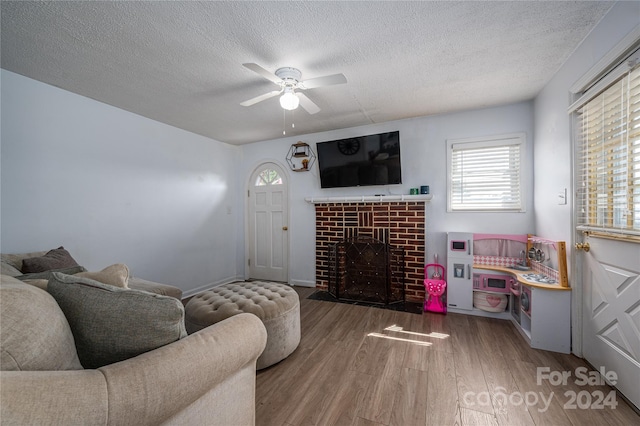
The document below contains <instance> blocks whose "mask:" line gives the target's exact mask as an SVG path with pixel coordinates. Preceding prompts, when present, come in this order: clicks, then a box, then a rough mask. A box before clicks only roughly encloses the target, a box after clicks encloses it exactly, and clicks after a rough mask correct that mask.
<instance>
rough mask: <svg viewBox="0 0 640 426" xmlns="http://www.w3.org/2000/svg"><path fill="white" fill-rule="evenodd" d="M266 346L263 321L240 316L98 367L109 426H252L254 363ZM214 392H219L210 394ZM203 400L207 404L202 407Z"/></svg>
mask: <svg viewBox="0 0 640 426" xmlns="http://www.w3.org/2000/svg"><path fill="white" fill-rule="evenodd" d="M266 342H267V332H266V329H265V328H264V325H263V324H262V321H260V319H259V318H258V317H256V316H255V315H252V314H239V315H236V316H233V317H231V318H229V319H227V320H225V321H222V322H219V323H217V324H214V325H212V326H209V327H207V328H205V329H203V330H201V331H199V332H197V333H194V334H192V335H190V336H188V337H186V338H184V339H182V340H179V341H177V342H174V343H172V344H170V345H167V346H163V347H161V348H159V349H156V350H154V351H151V352H147V353H145V354H142V355H139V356H137V357H135V358H132V359H129V360H126V361H122V362H118V363H115V364H111V365H108V366H105V367H102V368H100V369H99V371H101V372H102V373H103V374H104V376H105V378H106V381H107V388H108V398H109V423H110V424H118V425H125V424H136V425H140V424H149V425H157V424H163V423H174V422H175V423H183V422H185V421H186V420H190V423H191V422H195V420H197V419H200V422H199V423H200V424H208V425H215V424H220V425H228V424H230V423H229V422H232V423H242V424H246V421H247V420H251V421H252V422H253V421H254V419H255V374H256V373H255V371H256V360H257V359H258V357H259V356H260V354H261V353H262V351H263V350H264V347H265V345H266ZM242 370H245V372H244V373H242ZM227 383H228V385H227ZM216 388H218V390H220V389H222V392H220V391H218V392H211V391H212V390H215V389H216ZM201 398H210V399H211V400H209V401H204V403H203V402H202V401H199V400H200V399H201ZM192 405H193V406H197V407H198V410H197V413H194V414H195V416H196V417H189V416H188V415H187V416H185V414H184V411H187V410H188V408H189V407H190V406H192ZM237 416H241V417H237ZM242 416H244V417H245V419H244V420H243V418H242ZM247 416H249V417H247ZM173 418H175V419H176V420H175V421H172V419H173ZM178 420H179V421H178Z"/></svg>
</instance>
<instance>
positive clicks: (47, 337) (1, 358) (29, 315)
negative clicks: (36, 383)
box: [0, 275, 82, 371]
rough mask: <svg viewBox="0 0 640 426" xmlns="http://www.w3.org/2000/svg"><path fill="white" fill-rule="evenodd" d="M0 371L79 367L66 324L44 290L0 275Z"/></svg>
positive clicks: (52, 300) (61, 314)
mask: <svg viewBox="0 0 640 426" xmlns="http://www.w3.org/2000/svg"><path fill="white" fill-rule="evenodd" d="M0 324H1V325H2V326H1V327H0V370H26V371H32V370H38V371H49V370H81V369H82V365H80V361H79V360H78V355H77V353H76V348H75V344H74V339H73V335H72V333H71V329H70V328H69V323H68V322H67V319H66V317H65V315H64V314H63V313H62V311H61V310H60V308H59V307H58V304H57V303H56V301H55V300H54V299H53V297H51V296H50V295H49V294H48V293H47V292H46V291H43V290H40V289H39V288H36V287H34V286H30V285H28V284H25V283H23V282H21V281H19V280H16V279H15V278H12V277H9V276H6V275H3V276H1V277H0Z"/></svg>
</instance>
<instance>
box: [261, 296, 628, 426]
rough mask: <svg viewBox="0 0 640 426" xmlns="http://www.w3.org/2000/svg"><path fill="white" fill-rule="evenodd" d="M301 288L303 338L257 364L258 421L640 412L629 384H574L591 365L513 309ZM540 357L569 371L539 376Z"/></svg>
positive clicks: (619, 419)
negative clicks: (336, 297) (422, 303)
mask: <svg viewBox="0 0 640 426" xmlns="http://www.w3.org/2000/svg"><path fill="white" fill-rule="evenodd" d="M296 290H297V291H298V293H299V294H300V309H301V314H300V321H301V328H302V339H301V342H300V346H299V347H298V349H296V351H295V352H294V353H293V354H292V355H290V356H289V357H288V358H287V359H285V360H283V361H282V362H280V363H278V364H276V365H274V366H272V367H270V368H268V369H265V370H262V371H259V372H258V374H257V389H256V424H257V425H260V426H262V425H277V426H297V425H355V426H379V425H402V426H414V425H504V426H515V425H573V426H579V425H638V424H640V417H639V416H638V415H637V414H636V413H635V412H634V411H633V410H632V409H631V408H630V407H629V406H628V405H627V404H626V402H625V401H624V400H623V399H622V398H621V397H620V396H619V395H615V393H614V394H611V395H610V397H609V399H608V400H607V399H604V400H603V399H601V398H600V397H601V396H604V397H606V396H607V395H609V392H610V391H611V388H610V387H608V386H606V385H604V386H602V385H599V386H596V385H584V386H579V385H578V384H576V380H578V378H577V377H576V374H575V373H576V369H577V368H579V367H586V368H587V371H591V368H589V367H588V366H587V364H585V363H584V362H583V361H582V360H581V359H579V358H577V357H575V356H572V355H564V354H558V353H554V352H546V351H540V350H535V349H531V348H530V347H529V346H528V344H526V342H525V341H524V340H523V339H522V337H521V336H520V335H519V334H518V332H517V331H516V329H515V328H514V326H513V325H512V324H511V322H509V321H504V320H494V319H489V318H481V317H474V316H468V315H457V314H448V315H446V316H445V315H438V314H430V313H425V314H422V315H416V314H410V313H405V312H395V311H390V310H384V309H379V308H369V307H363V306H354V305H347V304H341V303H332V302H324V301H318V300H309V299H307V296H309V295H310V294H311V293H313V292H314V291H315V289H311V288H302V287H296ZM539 367H548V368H549V372H560V373H562V372H570V373H571V377H569V378H568V379H567V380H566V383H558V382H553V381H550V380H548V379H544V378H543V379H541V380H538V375H539V374H538V370H537V369H538V368H539ZM579 371H580V370H578V372H579ZM565 374H566V373H565ZM552 377H555V376H553V375H552ZM538 382H539V383H538ZM572 396H574V397H573V398H572ZM576 397H577V398H576ZM523 401H524V402H523ZM600 403H601V404H600ZM614 403H617V406H615V408H612V405H613V404H614ZM591 404H596V405H603V406H604V408H602V409H596V408H587V407H588V406H590V405H591ZM580 406H582V407H584V408H579V407H580ZM572 407H575V408H572Z"/></svg>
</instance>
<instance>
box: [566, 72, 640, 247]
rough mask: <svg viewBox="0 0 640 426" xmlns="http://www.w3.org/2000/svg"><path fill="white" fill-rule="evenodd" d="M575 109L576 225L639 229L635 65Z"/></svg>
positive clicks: (639, 79)
mask: <svg viewBox="0 0 640 426" xmlns="http://www.w3.org/2000/svg"><path fill="white" fill-rule="evenodd" d="M575 112H576V127H575V129H576V135H575V141H576V169H577V179H576V185H577V187H576V189H577V191H576V195H577V199H576V203H577V206H576V207H577V210H578V215H577V224H578V226H579V229H582V230H590V231H592V232H599V231H600V232H605V233H614V234H623V235H632V236H638V235H640V66H636V67H635V69H632V70H629V71H627V72H625V73H624V74H623V75H622V77H620V78H618V79H617V80H616V81H615V82H614V83H613V84H611V85H610V86H608V87H607V88H606V89H605V90H604V91H602V92H601V93H599V94H598V95H597V96H595V97H593V98H591V99H590V100H588V101H587V102H586V103H585V104H584V105H582V106H581V107H580V108H578V109H577V110H576V111H575Z"/></svg>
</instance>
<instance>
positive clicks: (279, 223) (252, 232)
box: [248, 163, 289, 282]
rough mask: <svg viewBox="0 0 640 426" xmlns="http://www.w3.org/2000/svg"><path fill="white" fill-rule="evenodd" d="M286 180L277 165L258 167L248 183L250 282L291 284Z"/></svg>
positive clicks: (269, 164)
mask: <svg viewBox="0 0 640 426" xmlns="http://www.w3.org/2000/svg"><path fill="white" fill-rule="evenodd" d="M287 197H288V193H287V176H286V175H285V174H284V172H283V171H282V169H281V168H280V167H278V166H277V165H276V164H274V163H265V164H262V165H261V166H259V167H258V168H257V169H256V170H255V171H254V172H253V174H252V175H251V180H250V182H249V210H248V211H249V259H248V262H249V278H253V279H260V280H269V281H281V282H287V281H288V270H289V266H288V265H289V244H288V243H289V240H288V237H287V235H288V233H287V230H288V228H287V226H288V207H287Z"/></svg>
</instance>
